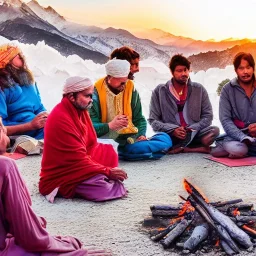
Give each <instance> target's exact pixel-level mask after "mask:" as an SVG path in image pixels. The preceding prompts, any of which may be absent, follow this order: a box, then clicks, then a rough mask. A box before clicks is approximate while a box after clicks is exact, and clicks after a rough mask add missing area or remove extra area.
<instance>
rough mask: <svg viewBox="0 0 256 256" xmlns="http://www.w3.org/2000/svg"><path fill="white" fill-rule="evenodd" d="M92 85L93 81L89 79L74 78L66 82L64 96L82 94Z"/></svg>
mask: <svg viewBox="0 0 256 256" xmlns="http://www.w3.org/2000/svg"><path fill="white" fill-rule="evenodd" d="M92 85H93V83H92V81H91V80H90V79H89V78H87V77H80V76H72V77H69V78H68V79H67V80H66V82H65V84H64V86H63V94H67V93H70V92H81V91H83V90H85V89H87V88H89V87H90V86H92Z"/></svg>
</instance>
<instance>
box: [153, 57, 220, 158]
mask: <svg viewBox="0 0 256 256" xmlns="http://www.w3.org/2000/svg"><path fill="white" fill-rule="evenodd" d="M169 68H170V71H171V74H172V79H171V80H169V81H167V83H165V84H159V85H158V86H157V87H156V88H155V89H154V90H153V92H152V96H151V101H150V112H149V119H148V121H149V123H150V124H151V126H152V128H153V130H154V131H156V132H165V133H166V134H168V135H169V136H170V137H171V139H172V142H173V147H172V149H171V150H170V151H169V153H170V154H175V153H180V152H199V153H209V152H210V150H211V149H210V145H211V144H212V143H213V142H214V140H215V138H216V137H217V136H218V135H219V128H218V127H215V126H211V123H212V119H213V111H212V105H211V102H210V100H209V96H208V93H207V91H206V89H205V88H204V87H203V86H202V85H201V84H199V83H196V82H192V81H191V79H190V78H189V72H190V61H189V60H188V59H187V58H185V57H184V56H183V55H181V54H177V55H174V56H173V57H172V58H171V60H170V62H169Z"/></svg>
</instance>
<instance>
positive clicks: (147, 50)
mask: <svg viewBox="0 0 256 256" xmlns="http://www.w3.org/2000/svg"><path fill="white" fill-rule="evenodd" d="M28 6H30V8H31V9H32V10H33V11H34V12H35V13H36V14H37V15H38V16H40V17H41V18H42V19H45V20H47V21H48V22H50V23H51V24H53V25H54V26H56V27H57V28H58V29H59V30H60V31H62V32H63V33H65V34H66V35H68V36H70V37H72V38H75V39H77V40H79V41H81V42H83V43H85V44H86V45H89V46H90V47H91V48H92V49H93V50H95V51H98V52H101V53H103V54H104V55H106V56H109V54H110V53H111V52H112V51H113V50H114V49H115V48H117V47H121V46H124V45H127V46H130V47H132V48H134V49H135V50H136V51H138V52H139V53H140V55H141V58H142V59H148V58H150V59H155V60H160V61H163V62H165V63H168V61H169V59H170V55H171V54H173V53H174V52H177V49H176V48H174V47H172V46H162V45H158V44H156V43H154V42H153V41H151V40H144V39H140V38H137V37H135V36H134V35H133V34H131V33H130V32H128V31H127V30H124V29H115V28H107V29H102V28H99V27H95V26H86V25H80V24H76V23H72V22H69V21H66V20H65V18H63V17H62V18H61V15H59V14H58V13H57V12H56V11H54V12H51V13H49V11H48V10H49V8H50V7H48V8H44V7H42V6H40V5H39V4H38V2H36V1H35V0H32V1H30V2H29V3H28Z"/></svg>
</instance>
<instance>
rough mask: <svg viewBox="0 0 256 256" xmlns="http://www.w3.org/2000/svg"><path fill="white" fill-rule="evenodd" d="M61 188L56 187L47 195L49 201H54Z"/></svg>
mask: <svg viewBox="0 0 256 256" xmlns="http://www.w3.org/2000/svg"><path fill="white" fill-rule="evenodd" d="M58 190H59V188H55V189H54V190H53V191H52V192H51V193H50V194H48V195H46V196H45V198H46V199H47V201H48V202H50V203H52V204H53V202H54V198H55V196H56V195H57V193H58Z"/></svg>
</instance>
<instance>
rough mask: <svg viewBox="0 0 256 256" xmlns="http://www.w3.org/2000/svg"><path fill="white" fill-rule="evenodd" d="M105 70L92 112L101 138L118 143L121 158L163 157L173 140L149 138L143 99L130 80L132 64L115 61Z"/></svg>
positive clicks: (94, 123) (98, 84)
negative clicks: (142, 105) (142, 104)
mask: <svg viewBox="0 0 256 256" xmlns="http://www.w3.org/2000/svg"><path fill="white" fill-rule="evenodd" d="M105 68H106V74H107V76H106V77H103V78H101V79H100V80H98V81H97V82H96V84H95V91H94V94H93V106H92V108H91V109H90V111H89V112H90V116H91V119H92V122H93V126H94V128H95V130H96V133H97V136H98V137H100V138H103V139H104V138H108V139H114V140H115V141H116V142H118V143H119V146H118V154H119V158H120V159H123V160H138V159H141V160H142V159H149V158H150V159H153V158H159V157H161V156H163V155H164V154H165V153H164V152H163V151H165V150H167V149H168V148H170V147H171V140H170V138H168V136H166V135H163V134H160V135H159V134H158V135H156V136H155V137H154V138H153V140H148V139H147V138H146V136H145V135H146V129H147V122H146V119H145V117H144V116H143V114H142V107H141V101H140V96H139V93H138V92H137V90H136V89H135V87H134V83H133V81H132V80H129V79H128V75H129V73H130V63H129V62H128V61H127V60H120V59H115V58H114V59H112V60H109V61H108V62H107V63H106V65H105ZM159 136H160V137H161V138H160V141H158V139H159ZM156 141H157V142H156ZM138 142H140V143H138ZM153 144H154V145H156V146H153Z"/></svg>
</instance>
